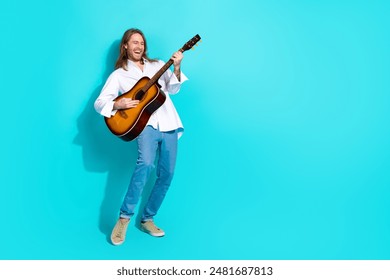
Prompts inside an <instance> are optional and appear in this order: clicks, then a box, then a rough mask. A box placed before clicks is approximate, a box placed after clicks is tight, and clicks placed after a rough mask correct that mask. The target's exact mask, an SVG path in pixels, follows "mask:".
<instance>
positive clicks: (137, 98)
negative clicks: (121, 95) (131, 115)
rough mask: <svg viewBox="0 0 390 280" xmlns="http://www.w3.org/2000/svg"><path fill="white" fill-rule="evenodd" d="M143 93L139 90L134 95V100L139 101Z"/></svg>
mask: <svg viewBox="0 0 390 280" xmlns="http://www.w3.org/2000/svg"><path fill="white" fill-rule="evenodd" d="M144 95H145V93H144V92H143V90H142V89H140V90H139V91H138V92H137V93H136V94H135V99H136V100H141V99H142V98H143V97H144Z"/></svg>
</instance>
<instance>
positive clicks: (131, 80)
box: [94, 60, 188, 137]
mask: <svg viewBox="0 0 390 280" xmlns="http://www.w3.org/2000/svg"><path fill="white" fill-rule="evenodd" d="M164 64H165V63H164V62H163V61H161V60H159V61H157V62H149V61H147V60H144V70H143V71H142V70H141V69H140V68H139V67H138V66H136V65H135V63H133V62H132V61H131V60H128V63H127V69H128V70H127V71H126V70H124V69H123V68H118V69H116V70H115V71H114V72H112V73H111V75H110V76H109V77H108V79H107V81H106V83H105V85H104V86H103V89H102V91H101V92H100V95H99V97H98V98H97V99H96V101H95V104H94V106H95V110H96V111H97V112H98V113H99V114H101V115H103V116H105V117H107V118H109V117H111V116H113V115H114V114H115V113H116V111H117V110H114V101H113V100H114V99H115V98H116V97H117V96H118V95H119V94H123V93H125V92H128V91H129V90H130V89H131V88H132V87H133V86H134V85H135V84H136V83H137V82H138V80H139V79H141V78H142V77H145V76H146V77H149V78H151V77H153V75H154V74H155V73H156V72H157V71H158V70H160V69H161V68H162V67H163V66H164ZM186 80H188V78H187V77H186V76H185V75H184V74H183V73H180V81H181V82H179V80H178V79H177V77H176V75H175V74H173V73H172V71H171V70H170V69H168V70H167V71H166V72H165V73H164V74H163V75H162V76H161V77H160V79H159V80H158V83H159V84H160V86H161V88H160V90H162V91H163V92H164V93H169V94H176V93H178V92H179V90H180V86H181V84H182V83H183V82H185V81H186ZM169 94H166V100H165V102H164V104H163V105H162V106H161V107H160V108H158V109H157V110H156V111H155V112H154V113H153V114H152V115H151V117H150V119H149V121H148V123H147V124H146V125H151V126H153V128H155V129H158V130H160V131H163V132H164V131H171V130H175V129H178V137H180V136H181V135H182V134H183V130H184V127H183V124H182V122H181V120H180V117H179V114H178V113H177V111H176V108H175V106H174V105H173V102H172V100H171V98H170V96H169Z"/></svg>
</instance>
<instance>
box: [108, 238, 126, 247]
mask: <svg viewBox="0 0 390 280" xmlns="http://www.w3.org/2000/svg"><path fill="white" fill-rule="evenodd" d="M124 242H125V241H124V240H123V241H120V242H114V240H112V238H111V243H112V245H115V246H119V245H122V244H123V243H124Z"/></svg>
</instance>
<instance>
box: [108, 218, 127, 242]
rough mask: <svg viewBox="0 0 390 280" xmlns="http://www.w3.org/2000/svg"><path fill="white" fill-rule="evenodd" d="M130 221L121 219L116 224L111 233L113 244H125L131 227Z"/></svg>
mask: <svg viewBox="0 0 390 280" xmlns="http://www.w3.org/2000/svg"><path fill="white" fill-rule="evenodd" d="M129 222H130V219H124V218H120V219H118V221H117V222H116V225H115V227H114V229H113V230H112V233H111V242H112V244H114V245H121V244H122V243H123V242H125V238H126V231H127V226H128V225H129Z"/></svg>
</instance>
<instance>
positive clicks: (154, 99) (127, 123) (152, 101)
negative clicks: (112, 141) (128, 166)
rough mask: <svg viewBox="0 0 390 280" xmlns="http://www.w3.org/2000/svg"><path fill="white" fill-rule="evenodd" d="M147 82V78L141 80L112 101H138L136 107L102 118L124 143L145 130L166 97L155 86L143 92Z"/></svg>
mask: <svg viewBox="0 0 390 280" xmlns="http://www.w3.org/2000/svg"><path fill="white" fill-rule="evenodd" d="M149 80H150V79H149V78H148V77H143V78H141V79H140V80H139V81H138V82H137V83H136V84H135V85H134V86H133V88H132V89H130V90H129V91H128V92H126V93H124V94H122V95H120V96H118V97H117V98H115V99H114V101H117V100H120V99H122V98H131V99H134V100H135V99H138V100H139V101H140V102H139V104H138V105H137V107H135V108H130V109H124V110H118V111H117V112H116V113H115V115H114V116H111V117H110V118H107V117H105V118H104V119H105V122H106V125H107V126H108V128H109V129H110V130H111V132H112V133H113V134H115V135H116V136H118V137H120V138H121V139H122V140H124V141H131V140H134V139H135V138H136V137H137V136H138V135H139V134H140V133H141V132H142V130H143V129H144V128H145V126H146V124H147V123H148V121H149V119H150V116H151V115H152V114H153V113H154V112H155V111H156V110H157V109H158V108H160V107H161V105H163V103H164V102H165V99H166V96H165V94H164V92H163V91H162V90H160V88H159V87H158V86H157V85H156V84H153V85H152V86H151V87H149V89H148V90H147V91H146V92H143V87H144V86H145V85H146V84H147V83H148V82H149Z"/></svg>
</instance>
